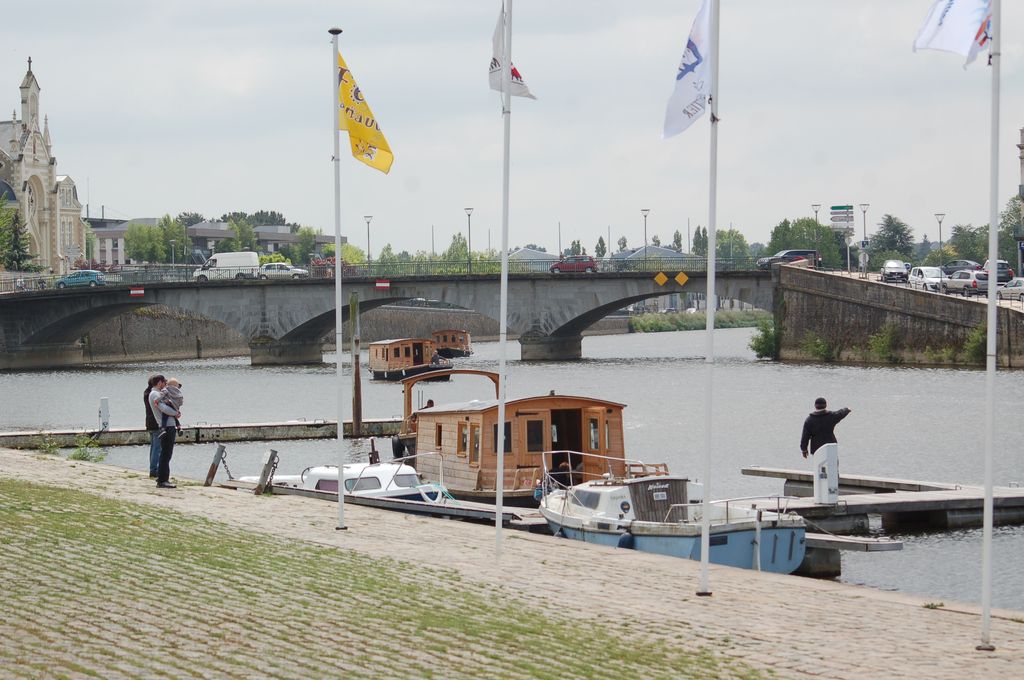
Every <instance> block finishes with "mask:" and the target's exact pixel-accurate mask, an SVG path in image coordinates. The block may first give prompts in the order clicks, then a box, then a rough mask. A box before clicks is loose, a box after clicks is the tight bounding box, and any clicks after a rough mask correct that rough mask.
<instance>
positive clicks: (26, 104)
mask: <svg viewBox="0 0 1024 680" xmlns="http://www.w3.org/2000/svg"><path fill="white" fill-rule="evenodd" d="M39 89H40V88H39V81H38V80H36V74H34V73H32V57H29V58H28V73H26V74H25V77H24V79H22V81H21V124H22V125H24V126H25V127H27V128H28V129H29V130H31V129H32V128H33V127H38V126H39Z"/></svg>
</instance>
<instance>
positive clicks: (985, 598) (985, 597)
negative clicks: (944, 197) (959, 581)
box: [977, 0, 1002, 651]
mask: <svg viewBox="0 0 1024 680" xmlns="http://www.w3.org/2000/svg"><path fill="white" fill-rule="evenodd" d="M1000 5H1001V3H1000V0H992V50H991V52H990V60H991V61H990V65H991V66H992V123H991V124H992V130H991V135H992V149H991V158H990V163H991V165H990V166H989V173H990V186H989V197H988V198H989V206H988V208H989V220H988V262H989V268H988V318H987V325H988V337H987V343H986V345H987V347H986V351H985V505H984V512H983V522H982V524H983V528H982V540H981V644H979V645H978V646H977V649H978V650H980V651H994V650H995V646H994V645H993V644H992V642H991V640H990V635H989V634H990V631H991V625H992V521H993V517H992V451H993V449H994V447H995V430H996V420H995V402H996V398H995V395H996V336H997V330H998V329H997V328H996V305H997V304H998V303H997V302H996V292H997V291H996V283H997V282H998V278H999V277H998V273H999V267H998V263H997V258H998V257H999V62H1000V59H1001V54H1000V47H999V46H1000V44H1001V42H1002V36H1001V27H1000V14H1001V7H1000Z"/></svg>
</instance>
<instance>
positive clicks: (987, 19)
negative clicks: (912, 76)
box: [914, 0, 992, 68]
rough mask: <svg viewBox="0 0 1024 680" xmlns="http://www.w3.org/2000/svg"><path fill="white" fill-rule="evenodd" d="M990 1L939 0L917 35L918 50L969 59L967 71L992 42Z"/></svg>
mask: <svg viewBox="0 0 1024 680" xmlns="http://www.w3.org/2000/svg"><path fill="white" fill-rule="evenodd" d="M989 5H990V0H936V2H935V4H934V5H932V8H931V11H929V12H928V17H927V18H926V19H925V20H924V25H923V26H921V30H920V31H918V32H917V38H916V39H915V40H914V51H915V52H916V51H917V50H942V51H944V52H955V53H956V54H959V55H962V56H964V57H966V61H965V62H964V68H967V65H968V64H970V63H971V62H972V61H974V59H975V57H977V56H978V52H981V51H982V50H983V49H985V48H986V47H988V43H989V41H991V40H992V33H991V31H992V10H991V8H990V6H989Z"/></svg>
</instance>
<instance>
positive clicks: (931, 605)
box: [924, 602, 946, 609]
mask: <svg viewBox="0 0 1024 680" xmlns="http://www.w3.org/2000/svg"><path fill="white" fill-rule="evenodd" d="M945 606H946V603H945V602H929V603H927V604H925V606H924V608H925V609H941V608H942V607H945Z"/></svg>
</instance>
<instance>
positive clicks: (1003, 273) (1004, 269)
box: [981, 260, 1013, 284]
mask: <svg viewBox="0 0 1024 680" xmlns="http://www.w3.org/2000/svg"><path fill="white" fill-rule="evenodd" d="M981 268H982V269H984V270H985V271H987V272H989V273H990V274H991V273H992V272H991V270H989V268H988V260H985V264H984V265H983V266H982V267H981ZM1012 278H1013V270H1012V269H1010V263H1009V262H1007V261H1006V260H996V283H997V284H999V283H1007V282H1008V281H1009V280H1010V279H1012Z"/></svg>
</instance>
